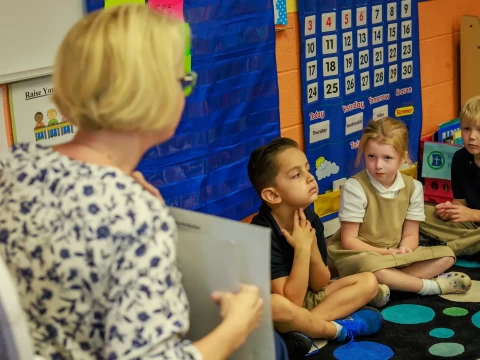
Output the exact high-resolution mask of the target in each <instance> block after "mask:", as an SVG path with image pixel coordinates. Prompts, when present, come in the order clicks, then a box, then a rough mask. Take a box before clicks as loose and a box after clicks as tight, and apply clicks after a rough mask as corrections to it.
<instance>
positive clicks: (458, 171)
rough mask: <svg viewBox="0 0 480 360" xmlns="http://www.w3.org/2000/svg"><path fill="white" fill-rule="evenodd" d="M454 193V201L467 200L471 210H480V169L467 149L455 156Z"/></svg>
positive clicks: (459, 151) (453, 163) (453, 168)
mask: <svg viewBox="0 0 480 360" xmlns="http://www.w3.org/2000/svg"><path fill="white" fill-rule="evenodd" d="M452 191H453V197H454V199H459V200H461V199H465V201H466V202H467V206H468V207H469V208H470V209H477V210H480V168H479V167H478V166H477V164H475V160H474V158H473V155H472V154H470V153H469V152H468V151H467V149H465V148H462V149H460V150H458V151H457V152H456V153H455V154H454V155H453V159H452Z"/></svg>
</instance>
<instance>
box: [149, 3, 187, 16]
mask: <svg viewBox="0 0 480 360" xmlns="http://www.w3.org/2000/svg"><path fill="white" fill-rule="evenodd" d="M148 5H149V6H150V7H151V8H152V9H154V10H157V11H161V12H164V13H166V14H168V15H172V16H175V17H178V18H180V19H181V20H184V19H183V0H149V1H148Z"/></svg>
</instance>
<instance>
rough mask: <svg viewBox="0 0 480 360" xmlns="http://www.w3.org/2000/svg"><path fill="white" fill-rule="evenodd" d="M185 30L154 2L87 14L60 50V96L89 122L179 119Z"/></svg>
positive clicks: (115, 126)
mask: <svg viewBox="0 0 480 360" xmlns="http://www.w3.org/2000/svg"><path fill="white" fill-rule="evenodd" d="M185 29H186V27H185V25H184V23H182V22H180V21H177V20H175V19H173V18H170V17H168V16H167V15H163V14H161V13H159V12H156V11H153V10H151V9H150V7H148V6H147V5H139V4H127V5H119V6H115V7H112V8H110V9H105V10H100V11H96V12H94V13H91V14H89V15H87V16H86V17H84V18H83V19H81V20H80V21H78V22H77V23H76V24H75V25H74V26H73V28H72V29H71V30H70V31H69V32H68V34H67V35H66V37H65V39H64V40H63V42H62V44H61V46H60V49H59V51H58V54H57V58H56V62H55V70H54V76H53V80H54V86H55V92H54V95H53V101H54V102H55V104H56V105H57V107H58V109H59V110H60V112H61V113H62V114H64V115H65V116H66V117H67V118H68V119H69V120H70V121H71V122H72V123H74V124H75V125H77V126H78V127H80V128H83V129H88V130H95V129H99V130H100V129H101V130H114V131H135V130H138V131H148V130H160V129H162V128H164V127H165V126H167V125H168V124H169V123H170V122H172V121H175V120H178V119H175V115H176V114H175V113H176V112H177V111H178V109H179V105H178V104H179V98H180V96H182V95H181V94H182V89H181V84H180V82H179V78H180V77H181V76H183V72H182V73H181V74H179V69H182V71H183V55H184V50H185V38H186V35H187V34H186V30H185Z"/></svg>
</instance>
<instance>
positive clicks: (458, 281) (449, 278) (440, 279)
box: [433, 272, 472, 295]
mask: <svg viewBox="0 0 480 360" xmlns="http://www.w3.org/2000/svg"><path fill="white" fill-rule="evenodd" d="M433 280H435V281H436V282H437V284H438V286H440V290H441V291H442V295H443V294H464V293H466V292H467V291H468V290H470V288H471V287H472V280H471V279H470V277H469V276H468V275H467V274H464V273H461V272H448V273H443V274H440V275H438V276H437V277H436V278H434V279H433Z"/></svg>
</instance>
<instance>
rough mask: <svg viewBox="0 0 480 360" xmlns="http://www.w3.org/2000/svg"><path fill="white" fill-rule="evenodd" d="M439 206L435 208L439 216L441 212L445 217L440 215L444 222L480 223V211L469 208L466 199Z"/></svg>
mask: <svg viewBox="0 0 480 360" xmlns="http://www.w3.org/2000/svg"><path fill="white" fill-rule="evenodd" d="M439 205H440V204H439ZM439 205H437V206H435V210H436V212H437V215H438V214H439V212H440V213H441V214H442V215H443V217H442V216H440V215H439V217H440V218H441V219H442V220H446V221H448V220H449V221H451V222H469V221H472V222H480V210H477V209H471V208H469V207H468V206H467V202H466V201H465V199H454V200H453V201H452V203H450V202H448V201H447V202H446V203H443V204H441V205H440V206H439Z"/></svg>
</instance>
